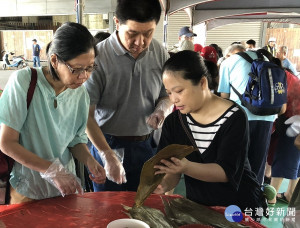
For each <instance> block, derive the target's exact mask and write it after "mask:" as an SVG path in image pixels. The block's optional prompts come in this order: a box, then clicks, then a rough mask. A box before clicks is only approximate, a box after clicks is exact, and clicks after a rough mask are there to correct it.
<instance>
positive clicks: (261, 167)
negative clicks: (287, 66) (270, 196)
mask: <svg viewBox="0 0 300 228" xmlns="http://www.w3.org/2000/svg"><path fill="white" fill-rule="evenodd" d="M246 53H247V54H248V55H249V56H250V57H251V58H252V59H257V54H256V53H255V52H253V51H246ZM250 71H251V64H250V63H249V62H247V61H246V60H245V59H244V58H242V57H241V56H239V55H236V54H235V55H231V56H230V57H229V58H227V59H226V60H225V61H224V62H222V64H221V67H220V81H219V88H218V92H220V93H221V96H222V97H223V98H229V99H230V100H232V101H234V102H236V103H238V104H239V105H241V101H240V99H239V97H238V95H237V94H236V93H235V92H234V91H233V90H232V87H231V85H232V86H234V87H235V88H236V89H237V90H238V92H239V93H241V94H243V93H244V91H245V88H246V85H247V83H248V80H249V75H248V74H249V72H250ZM241 107H242V108H243V109H244V110H245V112H246V114H247V117H248V121H249V131H250V145H249V152H248V158H249V162H250V165H251V169H252V171H253V172H254V173H255V174H256V176H257V179H258V182H259V183H260V184H262V183H263V178H264V171H265V164H266V159H267V153H268V149H269V144H270V137H271V130H272V126H273V122H274V120H275V118H276V117H277V115H267V116H258V115H254V114H253V113H251V112H250V111H249V110H248V109H247V108H246V107H244V106H241Z"/></svg>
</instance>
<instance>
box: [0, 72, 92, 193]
mask: <svg viewBox="0 0 300 228" xmlns="http://www.w3.org/2000/svg"><path fill="white" fill-rule="evenodd" d="M37 73H38V80H37V85H36V88H35V91H34V95H33V98H32V101H31V104H30V107H29V109H28V111H27V103H26V97H27V91H28V88H29V82H30V80H31V79H30V78H31V71H30V68H24V69H22V70H19V71H16V72H14V73H13V75H11V77H10V79H9V82H8V84H7V85H6V87H5V90H4V92H3V94H2V96H1V99H0V123H3V124H5V125H7V126H9V127H11V128H13V129H14V130H16V131H18V132H19V133H20V141H19V142H20V144H21V145H22V146H24V147H25V148H26V149H28V150H29V151H31V152H33V153H34V154H36V155H38V156H39V157H41V158H44V159H46V160H54V159H55V158H59V160H60V161H61V163H62V164H63V165H64V166H65V168H67V169H68V170H69V171H71V172H72V173H74V174H75V165H74V160H73V158H72V155H71V153H70V151H69V149H68V147H73V146H75V145H76V144H79V143H87V136H86V133H85V129H86V124H87V117H88V110H89V96H88V93H87V91H86V89H85V87H84V86H81V87H79V88H77V89H67V90H65V91H64V92H62V93H61V94H59V95H58V96H57V97H56V95H55V91H54V89H53V88H52V87H51V86H50V84H49V83H48V81H47V80H46V78H45V76H44V74H43V72H42V69H41V68H37ZM54 100H57V108H55V107H54ZM10 183H11V185H12V187H13V188H15V189H16V191H17V192H19V193H20V194H22V195H25V196H26V197H29V198H32V199H43V198H49V197H54V196H58V195H60V193H59V191H58V190H57V189H56V188H55V187H53V186H52V185H51V184H49V183H48V182H46V181H45V180H44V179H42V178H41V177H40V174H39V172H36V171H33V170H31V169H28V168H27V167H25V166H23V165H21V164H19V163H17V162H15V164H14V167H13V170H12V172H11V178H10Z"/></svg>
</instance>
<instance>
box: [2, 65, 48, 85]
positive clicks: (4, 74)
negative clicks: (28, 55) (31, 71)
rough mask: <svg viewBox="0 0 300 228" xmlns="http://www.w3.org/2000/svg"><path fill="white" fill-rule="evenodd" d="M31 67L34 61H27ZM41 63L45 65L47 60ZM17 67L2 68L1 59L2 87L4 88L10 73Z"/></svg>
mask: <svg viewBox="0 0 300 228" xmlns="http://www.w3.org/2000/svg"><path fill="white" fill-rule="evenodd" d="M27 63H28V65H29V66H30V67H32V65H33V63H32V62H27ZM41 65H42V66H44V65H46V62H41ZM15 70H16V69H15V68H14V69H9V70H3V69H2V61H0V88H1V89H4V87H5V85H6V83H7V81H8V79H9V77H10V75H11V74H12V72H14V71H15Z"/></svg>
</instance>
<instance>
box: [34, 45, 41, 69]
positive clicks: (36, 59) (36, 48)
mask: <svg viewBox="0 0 300 228" xmlns="http://www.w3.org/2000/svg"><path fill="white" fill-rule="evenodd" d="M32 42H33V43H32V56H33V67H40V66H41V61H40V54H41V47H40V45H39V44H38V43H37V40H36V39H33V40H32Z"/></svg>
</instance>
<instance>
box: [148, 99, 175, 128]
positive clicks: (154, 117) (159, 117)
mask: <svg viewBox="0 0 300 228" xmlns="http://www.w3.org/2000/svg"><path fill="white" fill-rule="evenodd" d="M170 106H171V102H170V100H169V99H163V100H161V101H160V102H158V104H157V105H156V108H155V110H154V112H153V113H152V114H151V115H150V116H149V117H148V118H147V120H146V123H147V124H148V125H149V126H150V127H152V128H153V129H154V130H156V129H158V128H159V127H161V125H162V123H163V121H164V119H165V117H166V116H167V112H168V110H169V108H170Z"/></svg>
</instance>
